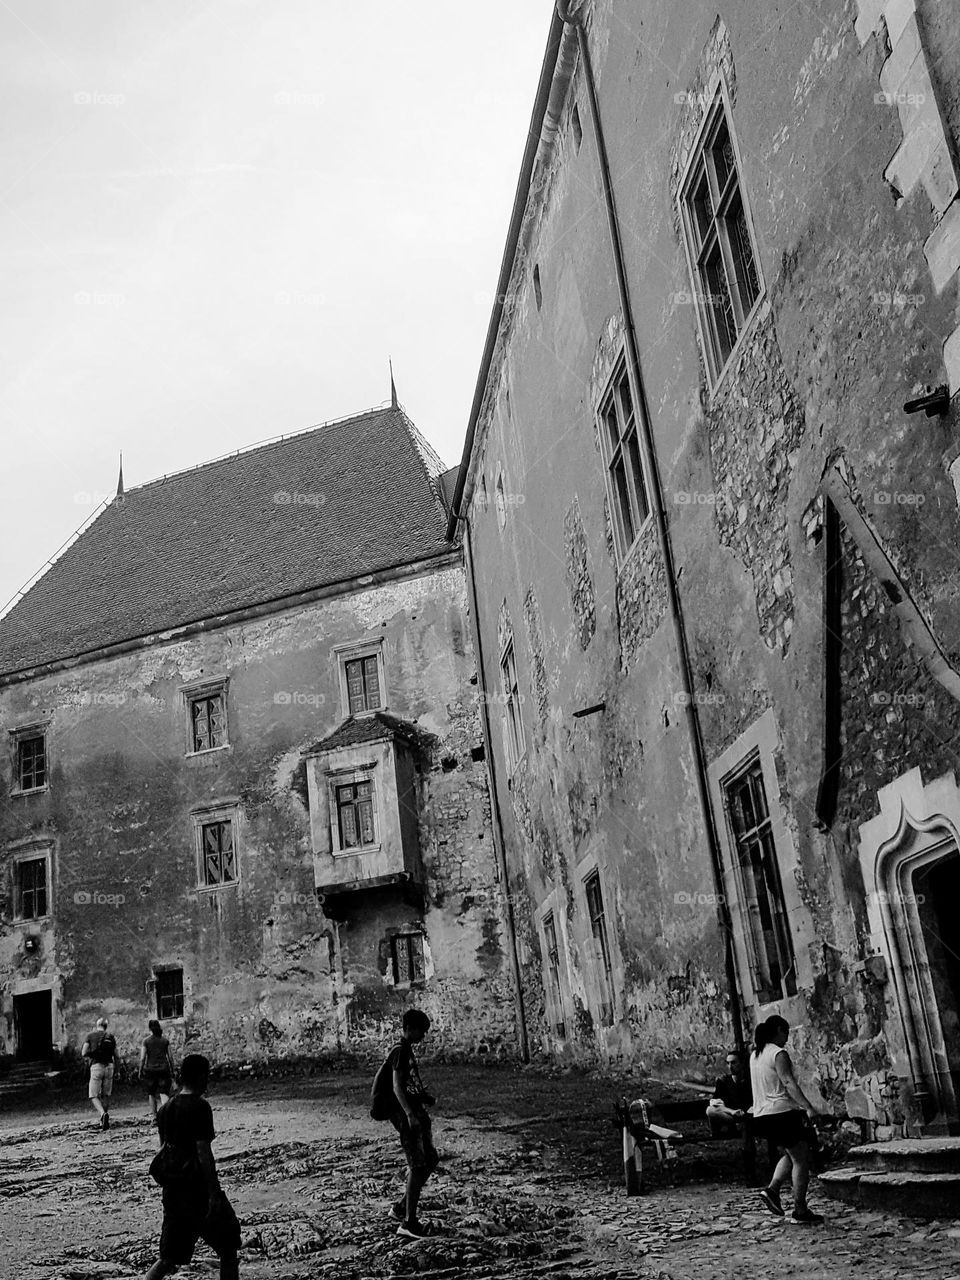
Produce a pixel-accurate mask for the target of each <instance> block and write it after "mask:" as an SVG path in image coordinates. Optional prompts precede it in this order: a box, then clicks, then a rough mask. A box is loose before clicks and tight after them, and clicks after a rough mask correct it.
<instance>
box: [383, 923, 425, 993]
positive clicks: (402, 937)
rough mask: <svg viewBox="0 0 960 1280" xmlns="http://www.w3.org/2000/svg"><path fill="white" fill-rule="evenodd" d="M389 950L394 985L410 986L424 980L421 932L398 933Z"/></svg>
mask: <svg viewBox="0 0 960 1280" xmlns="http://www.w3.org/2000/svg"><path fill="white" fill-rule="evenodd" d="M391 950H392V952H393V981H394V985H395V986H398V987H399V986H412V985H413V984H414V983H418V982H419V983H422V982H423V981H424V980H425V977H426V970H425V969H424V964H423V934H422V933H398V934H397V935H396V936H395V937H394V938H393V940H392V942H391Z"/></svg>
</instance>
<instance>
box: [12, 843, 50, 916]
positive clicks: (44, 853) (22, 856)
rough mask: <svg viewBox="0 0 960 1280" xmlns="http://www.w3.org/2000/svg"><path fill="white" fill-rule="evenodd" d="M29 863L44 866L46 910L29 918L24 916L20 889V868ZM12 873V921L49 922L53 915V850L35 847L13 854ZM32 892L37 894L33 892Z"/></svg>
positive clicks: (41, 846) (46, 846)
mask: <svg viewBox="0 0 960 1280" xmlns="http://www.w3.org/2000/svg"><path fill="white" fill-rule="evenodd" d="M28 862H42V863H43V864H44V871H43V875H44V908H45V910H44V911H42V912H41V913H40V914H38V915H32V916H27V915H24V914H23V910H22V907H23V897H22V889H21V887H20V868H21V867H22V866H24V865H25V864H26V863H28ZM10 871H11V879H12V886H11V887H12V890H13V892H12V894H11V897H12V899H13V912H12V920H13V922H14V923H15V924H36V923H38V922H39V921H42V920H49V919H50V918H51V917H52V915H53V857H52V850H51V849H50V847H49V846H48V845H40V846H36V845H35V846H33V847H32V848H29V849H22V850H20V851H19V852H16V853H14V854H13V856H12V858H11V860H10ZM31 892H36V891H35V890H32V891H31Z"/></svg>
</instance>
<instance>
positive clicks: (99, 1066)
mask: <svg viewBox="0 0 960 1280" xmlns="http://www.w3.org/2000/svg"><path fill="white" fill-rule="evenodd" d="M112 1092H113V1063H112V1062H91V1064H90V1087H89V1090H88V1095H87V1096H88V1097H91V1098H109V1097H110V1094H111V1093H112Z"/></svg>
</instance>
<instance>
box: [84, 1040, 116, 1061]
mask: <svg viewBox="0 0 960 1280" xmlns="http://www.w3.org/2000/svg"><path fill="white" fill-rule="evenodd" d="M116 1052H117V1042H116V1040H114V1038H113V1036H111V1035H109V1034H108V1035H105V1036H104V1037H103V1039H102V1040H101V1041H100V1043H99V1044H98V1045H97V1046H96V1048H95V1049H94V1051H93V1053H91V1055H90V1059H91V1061H93V1062H97V1063H100V1064H101V1066H108V1065H109V1064H110V1063H111V1062H113V1057H114V1054H115V1053H116Z"/></svg>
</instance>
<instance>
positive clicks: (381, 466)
mask: <svg viewBox="0 0 960 1280" xmlns="http://www.w3.org/2000/svg"><path fill="white" fill-rule="evenodd" d="M440 470H442V464H441V463H440V461H439V459H438V458H437V457H436V455H435V454H434V453H433V450H432V449H431V448H430V446H429V445H428V444H427V443H426V441H425V440H424V439H423V437H422V436H421V435H420V433H419V432H418V431H417V430H416V428H415V427H414V426H413V423H411V422H410V420H409V419H408V418H407V416H406V414H405V413H404V412H403V410H402V409H399V408H386V409H374V410H371V411H370V412H368V413H362V414H359V415H358V416H356V417H354V418H348V419H345V420H343V421H340V422H334V423H329V424H327V425H326V426H323V427H320V428H317V429H315V430H311V431H305V432H302V433H301V434H299V435H295V436H290V437H288V438H286V439H282V440H278V441H276V442H274V443H272V444H266V445H262V446H260V447H257V448H254V449H250V450H248V451H246V452H243V453H239V454H234V455H231V456H230V457H227V458H222V459H219V460H217V461H215V462H209V463H206V464H204V465H203V466H200V467H196V468H194V469H193V470H190V471H183V472H179V473H178V474H176V475H172V476H166V477H164V478H163V479H162V480H156V481H153V482H152V483H150V484H145V485H142V486H141V487H139V488H136V489H128V490H127V492H126V494H125V496H124V498H123V499H122V500H117V501H114V502H112V503H111V504H110V506H108V507H107V508H106V510H105V511H104V512H103V514H102V515H100V516H99V517H98V518H97V519H96V520H94V521H93V523H92V524H90V525H89V526H88V528H86V529H85V530H84V531H83V533H82V534H81V535H80V537H79V538H78V539H77V541H76V542H74V543H73V544H72V545H71V546H70V547H68V549H67V550H66V551H65V552H64V553H63V555H62V556H61V557H60V558H59V559H58V560H57V561H55V562H54V564H53V565H52V566H51V568H50V569H49V570H48V571H47V572H46V573H45V574H44V575H43V577H41V578H40V579H39V580H38V581H37V582H36V584H35V585H34V586H33V587H31V589H30V590H29V591H28V592H27V594H26V595H25V596H24V597H23V599H22V600H20V601H19V602H18V603H17V604H16V605H15V606H14V608H13V609H12V610H11V611H10V612H9V613H8V614H7V615H6V617H4V618H2V619H0V674H9V673H13V672H17V671H23V670H29V669H30V668H32V667H35V666H37V665H39V664H41V663H45V662H53V661H56V660H58V659H62V658H69V657H75V656H78V655H80V654H84V653H91V652H95V651H97V650H99V649H101V648H103V647H105V646H107V645H112V644H118V643H121V642H123V641H125V640H132V639H136V638H138V637H141V636H148V635H152V634H154V633H156V632H161V631H166V630H169V629H170V628H173V627H178V626H184V625H186V624H187V623H190V622H196V621H200V620H202V619H205V618H213V617H217V616H218V615H221V614H224V613H229V612H232V611H234V610H237V609H244V608H249V607H251V606H255V605H261V604H265V603H269V602H273V601H282V600H283V599H284V598H286V597H289V596H294V595H296V594H297V593H298V592H302V591H309V590H311V589H313V588H317V587H324V586H330V585H332V584H334V583H340V582H343V583H345V584H346V583H349V581H350V580H351V579H356V578H359V577H362V576H364V575H367V574H370V573H374V572H376V571H378V570H383V569H389V568H392V567H395V566H400V565H404V564H410V563H413V562H414V561H417V560H423V559H426V558H428V557H431V556H434V555H438V554H441V553H442V552H444V551H448V550H449V549H450V543H449V542H447V541H446V538H445V536H444V520H445V512H444V510H443V506H442V504H441V501H440V498H439V488H438V481H437V476H438V474H439V471H440Z"/></svg>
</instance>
